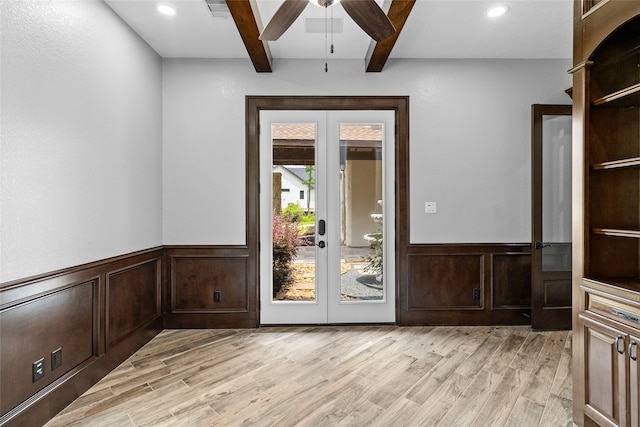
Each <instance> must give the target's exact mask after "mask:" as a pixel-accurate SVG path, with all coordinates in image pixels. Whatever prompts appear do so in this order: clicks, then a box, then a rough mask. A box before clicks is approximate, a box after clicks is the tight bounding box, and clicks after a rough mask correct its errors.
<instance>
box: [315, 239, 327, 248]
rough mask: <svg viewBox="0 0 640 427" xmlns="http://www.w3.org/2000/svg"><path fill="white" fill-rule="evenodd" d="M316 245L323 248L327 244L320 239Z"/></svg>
mask: <svg viewBox="0 0 640 427" xmlns="http://www.w3.org/2000/svg"><path fill="white" fill-rule="evenodd" d="M316 246H318V247H319V248H320V249H324V247H325V246H327V244H326V243H325V242H324V240H320V241H319V242H318V243H316Z"/></svg>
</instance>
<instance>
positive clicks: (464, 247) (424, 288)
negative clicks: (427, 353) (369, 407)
mask: <svg viewBox="0 0 640 427" xmlns="http://www.w3.org/2000/svg"><path fill="white" fill-rule="evenodd" d="M398 264H399V269H398V274H399V289H398V294H399V307H398V311H397V319H398V323H399V324H400V325H403V326H404V325H406V326H409V325H520V324H530V323H531V321H530V317H529V316H530V308H531V306H530V304H531V254H530V245H529V244H495V245H493V244H451V245H448V244H433V245H409V246H408V247H407V248H406V258H405V259H403V258H402V256H401V258H400V259H399V260H398Z"/></svg>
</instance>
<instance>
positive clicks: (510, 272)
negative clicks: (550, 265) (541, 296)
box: [491, 252, 531, 310]
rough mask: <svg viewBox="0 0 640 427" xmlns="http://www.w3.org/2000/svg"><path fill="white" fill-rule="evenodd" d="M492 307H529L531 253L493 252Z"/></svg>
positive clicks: (507, 308) (508, 308)
mask: <svg viewBox="0 0 640 427" xmlns="http://www.w3.org/2000/svg"><path fill="white" fill-rule="evenodd" d="M492 259H493V275H492V279H493V280H492V282H491V284H492V288H493V291H492V296H493V309H494V310H497V309H505V310H511V309H523V308H524V309H529V308H531V255H530V254H528V253H518V252H508V253H504V254H493V255H492Z"/></svg>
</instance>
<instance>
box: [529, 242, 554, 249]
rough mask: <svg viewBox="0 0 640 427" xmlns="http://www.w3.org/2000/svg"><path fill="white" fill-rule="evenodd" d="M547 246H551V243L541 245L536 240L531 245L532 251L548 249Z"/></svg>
mask: <svg viewBox="0 0 640 427" xmlns="http://www.w3.org/2000/svg"><path fill="white" fill-rule="evenodd" d="M549 246H551V243H542V242H541V241H540V240H536V241H535V243H534V244H533V247H534V249H542V248H548V247H549Z"/></svg>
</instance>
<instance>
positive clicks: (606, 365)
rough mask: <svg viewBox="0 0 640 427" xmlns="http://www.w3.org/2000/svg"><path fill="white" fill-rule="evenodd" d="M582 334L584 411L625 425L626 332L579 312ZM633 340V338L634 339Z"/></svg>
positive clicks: (598, 419) (599, 419)
mask: <svg viewBox="0 0 640 427" xmlns="http://www.w3.org/2000/svg"><path fill="white" fill-rule="evenodd" d="M579 326H580V329H581V330H582V333H583V334H584V341H583V342H584V366H585V368H584V369H585V414H586V415H587V416H589V418H591V419H592V420H593V421H596V422H597V423H599V424H600V425H616V426H626V425H627V423H628V420H627V418H628V417H627V406H628V405H627V401H628V397H630V395H631V393H630V392H629V391H628V390H627V380H626V378H627V365H630V364H628V363H627V360H630V359H629V357H628V353H627V350H626V349H627V343H630V342H632V339H631V337H630V336H629V335H627V334H625V333H624V332H623V331H621V330H619V329H616V328H614V327H611V326H608V325H607V324H606V323H603V322H598V321H595V320H592V319H589V318H588V317H584V316H580V321H579ZM633 342H634V343H635V342H636V341H633Z"/></svg>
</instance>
